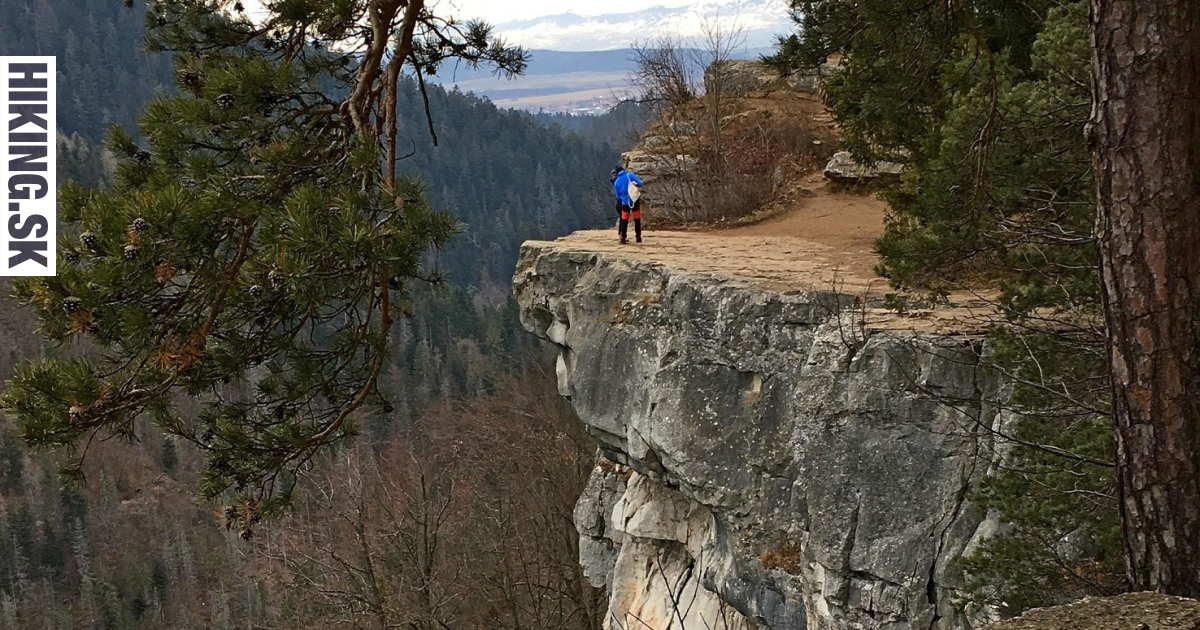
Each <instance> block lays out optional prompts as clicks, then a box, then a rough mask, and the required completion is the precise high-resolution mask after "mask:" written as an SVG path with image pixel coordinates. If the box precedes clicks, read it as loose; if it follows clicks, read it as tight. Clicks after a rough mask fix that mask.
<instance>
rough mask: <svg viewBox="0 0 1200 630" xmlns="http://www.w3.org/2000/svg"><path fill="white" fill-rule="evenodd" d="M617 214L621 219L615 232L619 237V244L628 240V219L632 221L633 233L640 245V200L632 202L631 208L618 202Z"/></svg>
mask: <svg viewBox="0 0 1200 630" xmlns="http://www.w3.org/2000/svg"><path fill="white" fill-rule="evenodd" d="M617 214H618V215H620V217H621V222H620V224H618V227H617V232H618V233H619V234H620V235H621V242H622V243H624V242H625V241H626V240H627V239H628V234H629V219H633V231H634V232H633V233H634V234H635V235H636V236H637V240H638V242H639V243H640V242H641V241H642V200H641V199H638V200H637V201H635V202H633V207H632V208H631V207H629V206H627V205H625V204H623V203H621V202H620V201H618V202H617Z"/></svg>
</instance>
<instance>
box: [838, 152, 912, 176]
mask: <svg viewBox="0 0 1200 630" xmlns="http://www.w3.org/2000/svg"><path fill="white" fill-rule="evenodd" d="M903 174H904V165H903V164H899V163H897V162H876V163H875V164H873V165H870V166H865V165H863V164H859V163H858V162H856V161H855V160H854V156H853V155H851V154H850V152H849V151H839V152H837V153H835V154H834V155H833V158H832V159H831V160H829V164H827V165H826V166H825V178H826V179H828V180H829V181H832V182H836V183H839V184H872V183H876V182H880V183H888V182H896V181H900V176H901V175H903Z"/></svg>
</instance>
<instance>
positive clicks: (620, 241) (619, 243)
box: [617, 236, 629, 245]
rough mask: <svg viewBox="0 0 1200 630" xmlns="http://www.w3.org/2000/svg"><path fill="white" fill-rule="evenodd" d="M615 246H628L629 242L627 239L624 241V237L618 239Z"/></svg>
mask: <svg viewBox="0 0 1200 630" xmlns="http://www.w3.org/2000/svg"><path fill="white" fill-rule="evenodd" d="M617 244H618V245H628V244H629V241H628V239H626V238H625V237H624V236H622V237H621V238H620V240H619V241H617Z"/></svg>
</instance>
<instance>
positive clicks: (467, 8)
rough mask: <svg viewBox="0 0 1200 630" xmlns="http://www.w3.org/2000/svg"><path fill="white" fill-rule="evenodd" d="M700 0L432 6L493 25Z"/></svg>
mask: <svg viewBox="0 0 1200 630" xmlns="http://www.w3.org/2000/svg"><path fill="white" fill-rule="evenodd" d="M702 1H703V0H648V1H647V2H641V3H634V2H611V1H610V2H606V1H604V0H599V1H597V0H518V1H514V0H503V1H497V0H438V2H437V4H436V5H434V6H436V7H438V8H439V9H440V8H442V7H446V8H448V9H450V10H451V12H453V13H454V14H456V15H457V16H459V17H463V18H482V19H484V20H487V21H488V22H492V23H493V24H499V23H503V22H512V21H514V20H528V19H532V18H538V17H543V16H547V15H559V14H561V13H577V14H579V15H604V14H609V13H634V12H637V10H638V9H639V8H641V7H647V6H663V7H686V6H691V5H697V4H701V3H702Z"/></svg>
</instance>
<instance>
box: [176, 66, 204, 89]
mask: <svg viewBox="0 0 1200 630" xmlns="http://www.w3.org/2000/svg"><path fill="white" fill-rule="evenodd" d="M179 84H180V85H182V86H183V87H187V88H194V87H198V86H199V85H200V75H199V74H197V73H195V72H193V71H191V70H180V71H179Z"/></svg>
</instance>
